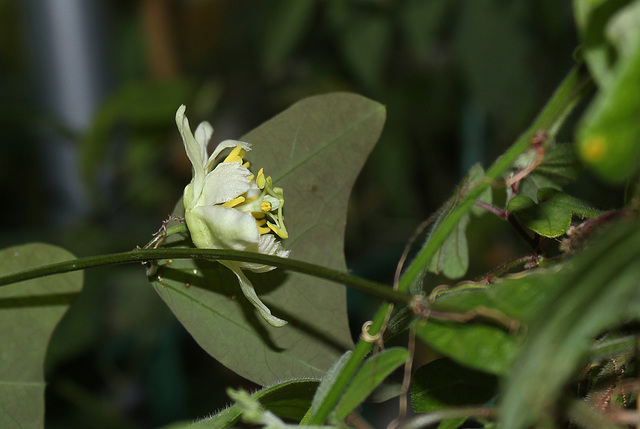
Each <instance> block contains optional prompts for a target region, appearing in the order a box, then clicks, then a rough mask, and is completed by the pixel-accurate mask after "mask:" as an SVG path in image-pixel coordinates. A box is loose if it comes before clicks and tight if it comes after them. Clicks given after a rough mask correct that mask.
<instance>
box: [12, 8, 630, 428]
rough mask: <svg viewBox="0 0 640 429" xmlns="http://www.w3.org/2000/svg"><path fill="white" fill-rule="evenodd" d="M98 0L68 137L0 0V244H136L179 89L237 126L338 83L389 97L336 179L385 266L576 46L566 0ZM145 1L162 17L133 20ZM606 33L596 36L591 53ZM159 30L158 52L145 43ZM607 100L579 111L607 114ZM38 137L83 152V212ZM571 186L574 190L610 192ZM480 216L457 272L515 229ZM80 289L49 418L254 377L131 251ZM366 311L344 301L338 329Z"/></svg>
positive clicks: (59, 422)
mask: <svg viewBox="0 0 640 429" xmlns="http://www.w3.org/2000/svg"><path fill="white" fill-rule="evenodd" d="M592 3H593V2H592ZM106 4H107V10H108V12H109V14H108V16H105V17H104V20H105V22H107V23H108V27H109V32H108V34H107V35H106V37H107V38H108V42H109V44H110V47H111V50H110V51H107V52H102V53H101V54H102V55H104V56H106V57H108V59H109V62H110V64H111V66H112V69H113V70H112V75H113V76H112V78H113V85H112V88H111V94H110V96H109V97H108V98H107V99H105V100H104V103H103V104H102V105H101V106H100V107H99V109H98V110H97V112H96V114H95V120H94V122H93V124H92V125H91V127H88V129H86V130H81V131H80V132H79V133H77V134H73V133H70V132H69V130H68V129H67V127H66V126H65V124H64V123H62V122H61V121H60V119H59V118H57V116H56V112H50V111H46V110H45V109H44V108H43V107H42V105H41V104H40V103H39V102H40V100H39V99H38V96H39V93H38V91H37V90H36V89H35V87H34V86H33V84H32V80H33V77H34V76H33V73H34V71H33V70H32V68H31V66H30V55H31V52H30V40H29V38H30V35H29V34H28V32H27V27H26V26H25V25H24V22H25V19H26V18H25V16H24V9H23V8H22V5H21V2H20V1H18V0H0V79H1V81H2V84H1V85H0V182H1V183H2V186H3V188H2V189H3V197H4V203H5V210H3V211H2V214H1V216H2V217H1V222H0V225H2V226H1V227H0V228H2V230H1V232H0V245H1V246H0V247H3V248H4V247H7V246H9V245H13V244H16V243H21V242H24V241H28V240H30V239H38V240H42V241H47V242H51V243H56V244H59V245H62V246H64V247H65V248H68V249H70V250H71V251H72V252H73V253H75V254H77V255H81V256H83V255H89V254H96V253H104V252H112V251H116V250H122V249H128V248H132V247H134V246H135V245H136V244H140V245H141V244H143V243H145V242H146V241H148V239H149V238H150V234H151V233H153V232H155V231H156V230H157V229H158V228H159V227H160V224H161V221H162V220H163V219H164V218H165V217H166V215H167V214H168V213H169V212H171V210H172V209H173V204H174V203H175V200H176V198H177V196H179V195H180V194H181V192H182V188H183V187H184V185H185V184H186V183H188V180H189V178H190V165H189V162H188V160H187V159H186V157H185V156H184V153H183V148H182V145H181V144H180V141H179V138H178V135H177V133H176V132H175V130H174V128H173V113H174V111H175V108H176V107H177V105H178V104H180V103H188V104H189V105H190V111H191V112H193V114H194V115H196V116H195V117H194V118H193V119H192V121H193V122H194V123H197V122H199V120H200V119H208V120H210V122H211V123H212V124H213V126H214V128H215V129H216V133H215V136H216V137H215V138H216V139H224V138H237V137H238V136H240V135H243V134H244V133H245V132H246V131H247V130H249V129H251V128H253V127H255V126H256V125H258V124H259V123H261V122H262V121H264V120H266V119H268V118H270V117H272V116H273V115H274V114H275V113H278V112H280V111H282V110H284V108H285V107H288V106H289V105H290V104H293V102H295V101H298V100H299V99H301V98H303V97H306V96H308V95H314V94H319V93H325V92H329V91H335V90H341V91H352V92H357V93H360V94H362V95H364V96H367V97H369V98H372V99H375V100H377V101H379V102H381V103H382V104H384V105H386V106H387V110H388V120H387V124H386V126H385V130H384V132H383V135H382V138H381V140H380V142H379V144H378V146H377V147H376V148H375V150H374V152H373V153H372V155H371V157H370V159H369V161H368V163H367V164H366V165H365V171H364V173H363V174H362V175H361V177H360V178H359V180H358V182H357V184H356V187H355V189H354V192H353V194H352V200H351V207H350V213H349V217H348V226H347V240H346V251H347V263H348V265H349V267H350V268H351V269H352V270H353V271H355V272H356V273H357V274H359V275H362V276H365V277H370V278H375V279H378V280H381V281H388V280H390V279H391V278H392V275H393V271H394V269H395V264H396V261H397V260H398V257H399V255H400V253H401V251H402V248H403V245H404V243H405V242H406V240H407V237H409V236H410V235H411V233H412V232H413V229H414V228H415V225H417V224H418V223H419V221H421V220H422V219H424V218H426V217H427V216H428V215H429V214H430V213H431V212H433V211H434V210H435V209H436V208H437V207H438V206H440V204H441V203H442V202H444V201H445V200H446V199H447V198H448V197H449V195H450V194H451V192H452V190H453V189H454V187H455V185H456V183H458V182H459V181H460V179H461V178H462V176H463V175H464V174H466V172H467V171H468V170H469V169H470V168H471V164H473V163H475V162H478V161H479V162H481V163H484V164H486V163H487V162H489V161H490V160H492V159H493V158H495V156H496V155H497V154H500V153H502V152H503V149H504V148H505V147H506V146H507V144H508V143H510V142H511V141H513V140H514V139H515V137H516V136H517V133H519V132H520V131H521V130H522V129H524V127H525V126H526V125H527V124H528V123H529V122H530V119H531V117H532V116H533V114H534V113H535V112H536V111H537V110H538V109H539V108H540V106H541V105H542V103H543V102H544V101H545V99H546V98H547V96H548V94H549V93H550V91H551V90H552V88H553V87H554V86H555V85H556V84H557V82H558V81H559V80H560V77H561V76H563V75H564V74H565V72H566V71H567V70H568V69H569V67H570V65H571V63H572V61H571V58H572V51H573V49H574V48H575V46H576V44H577V41H576V29H574V23H573V18H572V15H571V5H570V3H569V2H556V1H555V0H540V1H536V2H506V1H502V0H477V1H473V2H464V1H462V0H433V1H422V0H395V1H381V0H361V1H347V0H328V1H323V2H320V1H308V2H301V1H299V0H276V1H266V2H265V1H259V0H246V1H240V2H238V1H232V0H201V1H191V2H186V1H185V2H170V1H164V2H163V1H159V2H149V1H142V0H140V1H137V2H131V1H123V0H111V1H109V2H106ZM150 4H155V5H156V7H160V8H161V9H163V10H164V12H165V13H164V15H163V16H165V17H166V18H167V19H166V20H165V21H162V20H160V21H153V22H152V21H151V20H147V19H146V18H147V17H148V16H149V15H150V12H151V11H150V9H149V7H150V6H149V5H150ZM585 16H586V12H585ZM585 19H587V18H585ZM579 22H581V21H580V20H579ZM620 25H622V24H620ZM579 31H584V29H583V27H580V28H579ZM611 31H614V30H611ZM603 37H604V36H602V37H600V38H598V40H596V41H594V45H593V46H594V53H593V54H594V56H595V57H596V58H601V57H598V55H602V53H600V54H598V51H597V49H596V48H598V47H599V46H600V45H601V42H602V39H603ZM612 37H613V38H614V40H617V39H615V31H614V33H613V34H612ZM167 39H168V40H169V42H170V43H165V44H162V43H158V41H159V40H167ZM616 43H617V44H618V45H619V46H621V48H620V49H621V50H623V51H624V52H627V51H629V50H632V49H633V47H632V46H629V45H628V44H626V43H625V42H624V41H619V42H616ZM158 46H161V47H163V49H164V51H163V52H161V53H163V54H164V56H162V55H160V56H156V55H154V53H155V51H154V50H157V49H158ZM604 52H605V54H606V55H608V54H609V53H610V52H611V47H610V46H607V47H606V48H605V49H604ZM621 52H622V51H621ZM587 57H588V56H587ZM157 58H165V60H164V62H163V61H160V60H157ZM167 58H168V59H167ZM635 58H637V56H636V57H635ZM598 61H601V62H602V64H604V65H602V64H601V66H600V68H601V69H602V70H603V71H602V73H603V74H604V73H609V72H610V70H609V68H608V67H609V63H608V62H603V61H604V60H601V59H594V60H593V61H591V63H590V66H591V68H592V70H596V69H597V68H598V67H597V64H598ZM592 63H593V64H592ZM167 64H169V65H168V66H167ZM594 64H595V65H594ZM630 67H631V66H630ZM160 70H169V72H166V71H164V72H162V73H161V72H160ZM594 75H597V73H594ZM603 79H607V77H606V76H605V77H603ZM611 91H615V88H614V87H612V88H611ZM602 97H606V94H603V95H602ZM603 104H606V102H603ZM605 110H606V109H605V108H604V107H603V108H601V111H602V113H598V112H596V113H594V115H599V116H600V117H601V118H602V121H604V122H606V120H607V118H608V116H607V115H608V114H610V113H607V112H606V111H605ZM47 135H54V136H57V137H62V138H67V139H69V140H68V144H69V145H70V146H71V147H72V148H74V150H76V151H77V152H78V153H80V154H82V155H83V156H82V165H80V166H79V169H81V170H82V171H84V172H85V174H84V176H83V179H84V180H85V182H83V183H82V187H83V189H84V192H85V193H86V197H85V198H86V200H87V206H88V210H87V211H86V213H82V214H81V215H80V216H78V217H76V218H73V219H66V220H62V221H60V220H56V219H53V217H52V216H51V213H52V212H54V211H55V208H56V207H57V206H59V205H60V204H65V199H64V198H63V196H60V195H57V194H56V193H53V192H52V190H51V186H50V181H51V177H50V176H48V175H50V174H51V172H50V170H48V169H47V168H45V167H46V166H47V164H48V162H49V160H48V159H46V157H45V155H44V152H43V150H42V149H43V148H42V143H41V137H42V136H47ZM563 138H565V139H567V138H568V136H562V135H561V136H560V139H563ZM469 160H471V161H469ZM26 171H28V172H30V173H29V174H28V175H26V174H25V172H26ZM580 185H581V183H578V184H577V185H576V186H580ZM583 189H584V188H583ZM588 189H589V191H587V192H589V193H590V194H591V195H590V198H589V199H590V201H598V200H599V199H600V198H605V197H608V198H611V197H610V196H608V195H599V194H597V191H598V188H594V187H588ZM535 190H536V192H533V191H532V192H531V193H532V195H535V194H536V193H537V188H535ZM608 192H609V193H610V191H608ZM581 197H584V195H581ZM485 218H486V217H485ZM480 222H482V223H481V224H478V225H480V226H478V225H470V227H469V229H470V230H471V231H470V232H469V234H468V236H469V242H468V243H467V244H466V246H467V247H468V250H469V253H470V254H472V255H474V258H472V260H471V261H470V267H469V274H468V275H470V276H473V275H475V274H479V273H482V272H484V271H486V270H487V269H488V267H492V266H494V265H496V264H497V263H499V262H502V261H504V260H507V259H509V258H510V257H512V256H514V255H516V254H518V252H519V249H521V246H522V243H519V242H515V241H510V239H505V240H502V239H501V238H503V237H504V236H505V232H506V231H507V230H508V229H507V227H506V226H504V225H503V224H501V223H499V222H492V221H491V220H485V219H484V218H483V219H482V220H481V221H480ZM474 228H475V229H474ZM505 243H506V244H505ZM480 248H481V249H482V252H479V251H478V249H480ZM436 281H437V280H434V282H436ZM351 299H352V301H355V300H358V299H360V298H359V297H358V296H352V297H351ZM78 304H80V305H74V306H73V308H72V310H71V311H70V313H69V314H68V315H67V316H66V317H65V319H64V320H63V322H62V324H61V325H60V326H59V328H58V330H57V331H56V333H55V334H54V337H53V340H52V347H51V349H50V352H49V353H50V356H49V362H48V367H47V368H48V371H49V375H48V377H49V380H50V386H49V388H48V393H47V394H48V395H49V397H48V398H47V401H48V402H47V403H48V405H47V406H48V407H49V408H50V409H49V410H48V418H49V421H50V426H51V427H70V426H73V427H95V426H94V425H95V424H96V421H99V422H100V423H101V424H102V425H103V427H116V426H117V427H147V426H149V425H158V424H162V423H166V422H169V421H172V420H175V419H180V418H182V419H188V418H194V417H196V416H202V415H203V414H204V413H208V412H210V411H211V410H213V409H215V408H216V407H219V406H222V405H223V404H224V403H225V402H226V401H227V399H226V397H225V396H224V392H222V391H221V389H214V388H212V387H211V386H220V385H230V384H232V385H234V386H244V387H247V388H251V386H252V385H251V384H249V383H247V382H245V381H243V380H239V379H237V378H235V377H236V376H235V375H233V374H231V373H230V372H229V371H228V370H226V369H225V368H223V367H221V366H216V365H215V362H214V361H213V360H212V359H211V358H210V357H209V356H208V355H206V354H205V353H204V352H202V351H201V350H200V349H199V348H198V347H197V346H196V345H195V344H194V343H193V341H192V340H191V339H190V337H189V336H188V335H187V334H186V333H185V331H184V330H183V328H182V327H181V326H180V325H178V324H177V322H176V321H175V320H174V319H173V318H172V316H171V315H170V314H169V312H168V310H167V309H166V308H165V307H164V306H163V305H162V303H161V302H160V300H158V299H157V298H156V297H154V296H153V294H152V293H151V291H150V290H149V288H148V286H147V284H146V278H145V277H144V272H143V270H142V268H140V269H139V270H136V269H133V268H127V269H117V270H113V271H109V273H108V274H105V273H104V272H102V271H100V272H98V273H87V282H86V286H85V292H83V294H82V296H81V298H80V301H79V302H78ZM105 305H106V311H105ZM368 308H369V307H367V306H366V305H356V306H354V308H353V311H350V314H353V315H354V317H355V319H356V320H355V321H354V326H359V324H360V323H361V322H362V320H360V318H362V317H365V315H367V314H368V313H369V312H368ZM229 380H233V382H231V381H229ZM185 392H186V393H185ZM95 416H100V418H99V419H96V418H95Z"/></svg>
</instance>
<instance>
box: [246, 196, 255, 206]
mask: <svg viewBox="0 0 640 429" xmlns="http://www.w3.org/2000/svg"><path fill="white" fill-rule="evenodd" d="M257 199H258V196H257V195H254V196H253V197H249V198H247V199H246V200H244V203H245V204H249V203H250V202H252V201H255V200H257Z"/></svg>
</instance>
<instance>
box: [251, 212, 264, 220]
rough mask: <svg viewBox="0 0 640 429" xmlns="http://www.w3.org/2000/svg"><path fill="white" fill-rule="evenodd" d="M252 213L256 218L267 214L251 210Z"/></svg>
mask: <svg viewBox="0 0 640 429" xmlns="http://www.w3.org/2000/svg"><path fill="white" fill-rule="evenodd" d="M251 214H252V215H253V217H254V218H256V219H262V218H263V217H265V216H266V214H264V213H262V212H251Z"/></svg>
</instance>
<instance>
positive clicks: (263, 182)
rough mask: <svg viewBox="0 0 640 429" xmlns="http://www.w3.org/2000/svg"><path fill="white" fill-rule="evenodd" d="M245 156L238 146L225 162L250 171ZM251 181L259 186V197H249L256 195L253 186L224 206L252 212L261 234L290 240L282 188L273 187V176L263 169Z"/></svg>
mask: <svg viewBox="0 0 640 429" xmlns="http://www.w3.org/2000/svg"><path fill="white" fill-rule="evenodd" d="M244 156H245V152H244V150H242V147H241V146H236V147H235V148H233V150H232V151H231V153H229V155H227V157H226V158H225V159H224V161H223V162H237V163H240V164H242V166H243V167H245V168H247V169H248V168H249V166H250V163H249V162H245V161H244ZM249 179H250V180H251V185H253V184H255V185H256V186H257V188H258V190H259V192H260V194H259V195H252V196H248V195H247V194H249V193H255V187H253V186H251V189H250V190H249V191H248V192H245V193H244V194H242V195H240V196H238V197H236V198H234V199H233V200H231V201H227V202H226V203H224V204H222V205H223V206H226V207H233V208H235V209H238V210H240V211H243V212H250V213H251V214H252V215H253V217H254V218H255V219H256V224H257V225H258V232H260V234H268V233H274V234H276V235H277V236H278V237H280V238H282V239H286V238H288V237H289V233H288V232H287V228H286V227H285V225H284V216H283V214H282V207H283V206H284V192H283V190H282V188H278V187H275V186H273V180H272V179H271V176H265V174H264V169H262V168H261V169H260V171H258V175H257V176H254V175H253V174H252V175H250V176H249ZM252 191H253V192H252Z"/></svg>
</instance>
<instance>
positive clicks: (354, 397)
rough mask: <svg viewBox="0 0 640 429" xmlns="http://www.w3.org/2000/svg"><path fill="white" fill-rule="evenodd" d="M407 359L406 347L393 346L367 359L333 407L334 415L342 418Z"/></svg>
mask: <svg viewBox="0 0 640 429" xmlns="http://www.w3.org/2000/svg"><path fill="white" fill-rule="evenodd" d="M407 359H409V352H408V351H407V349H404V348H400V347H394V348H391V349H387V350H384V351H382V352H380V353H376V354H374V355H373V356H371V357H370V358H369V359H367V360H366V361H365V362H364V363H363V364H362V367H361V368H360V369H359V370H358V372H357V373H356V375H355V376H354V377H353V380H352V382H351V384H350V385H349V387H348V388H347V390H345V392H344V394H343V395H342V398H341V399H340V402H338V404H337V406H336V408H335V414H336V417H338V418H339V419H344V418H345V417H347V415H349V413H350V412H351V411H353V409H354V408H356V407H357V406H358V405H360V404H361V403H362V402H363V401H364V400H365V399H366V398H367V396H369V395H370V394H371V393H373V391H374V389H375V388H376V387H378V386H379V385H380V383H382V382H383V381H384V379H385V378H387V377H388V376H389V375H390V374H391V373H392V372H393V371H394V370H395V369H396V368H398V367H399V366H400V365H402V364H404V363H405V362H406V361H407Z"/></svg>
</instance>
